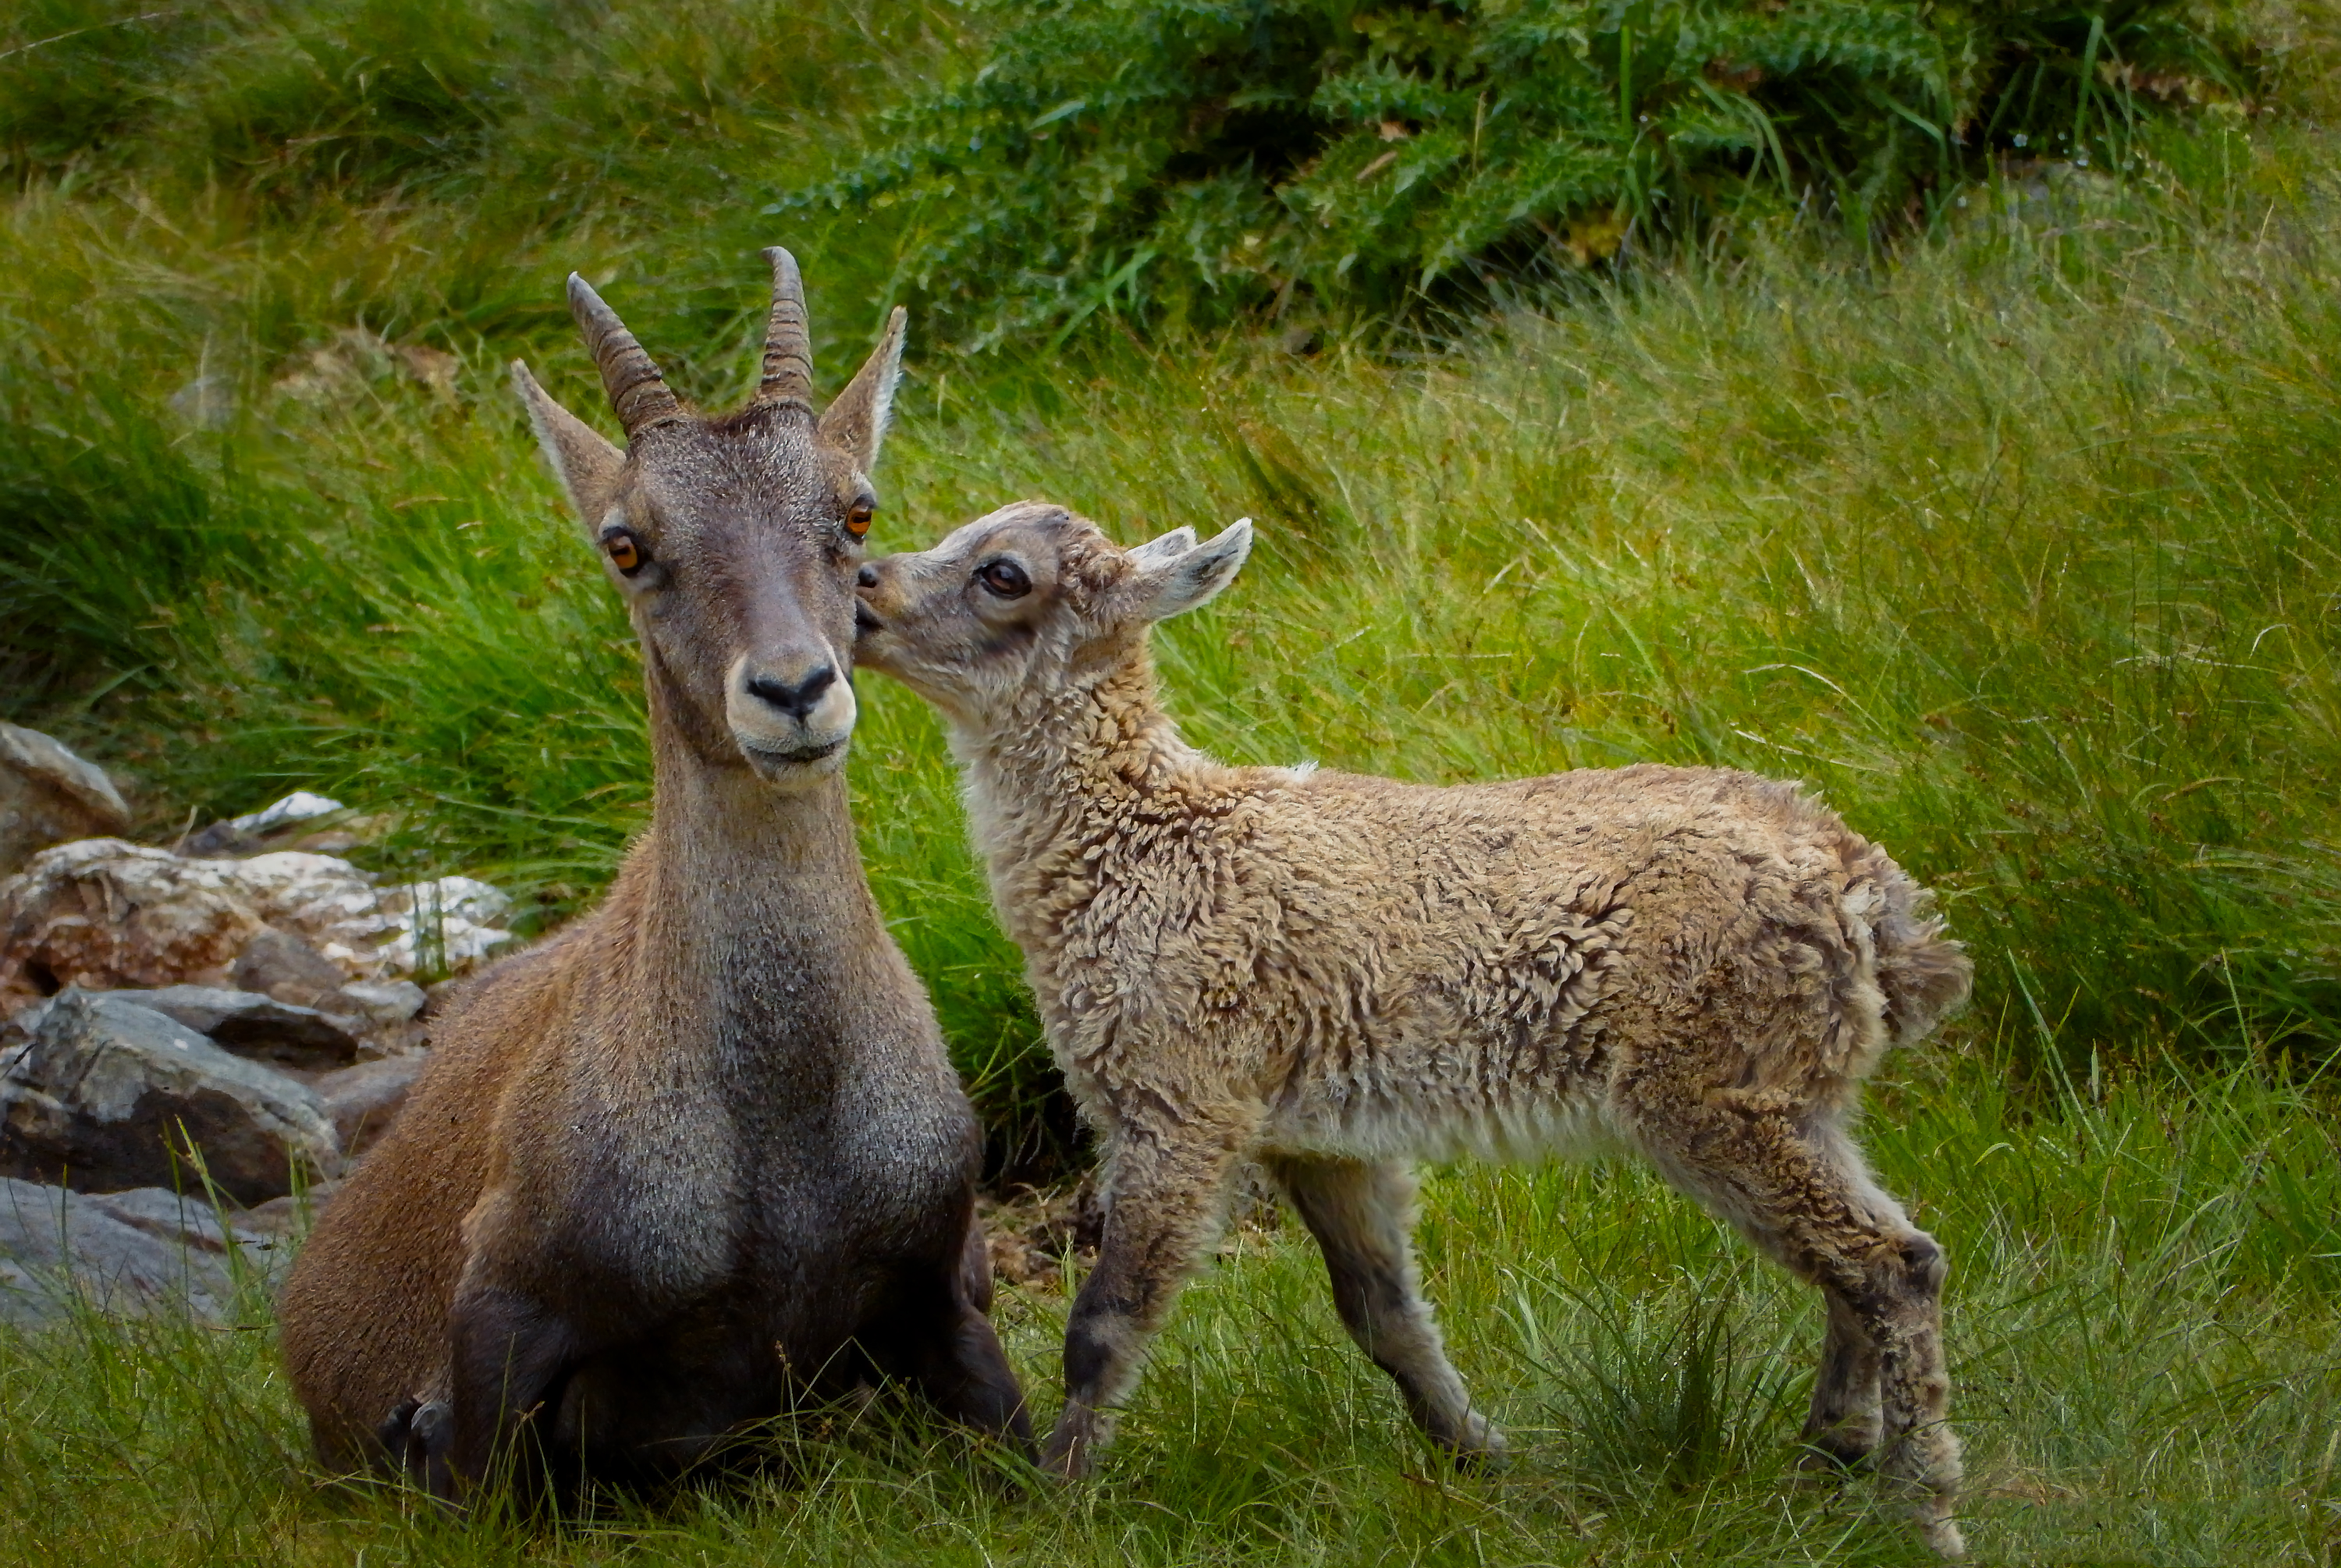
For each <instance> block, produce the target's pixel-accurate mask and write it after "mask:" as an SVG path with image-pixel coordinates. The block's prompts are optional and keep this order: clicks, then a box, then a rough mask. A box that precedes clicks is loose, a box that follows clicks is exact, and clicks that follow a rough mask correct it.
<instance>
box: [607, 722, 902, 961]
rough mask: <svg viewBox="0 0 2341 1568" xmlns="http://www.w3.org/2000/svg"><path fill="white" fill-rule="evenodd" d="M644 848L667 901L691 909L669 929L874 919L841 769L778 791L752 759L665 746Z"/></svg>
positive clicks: (844, 927) (835, 925) (840, 926)
mask: <svg viewBox="0 0 2341 1568" xmlns="http://www.w3.org/2000/svg"><path fill="white" fill-rule="evenodd" d="M642 854H643V858H646V859H647V860H648V861H649V862H650V865H651V868H652V877H653V879H654V881H655V882H656V884H657V886H658V895H657V896H658V898H659V899H660V901H661V902H662V904H664V905H666V906H667V908H669V909H670V910H671V911H672V912H673V913H675V914H678V915H685V916H686V918H684V919H683V920H682V921H681V922H679V923H676V924H674V925H670V926H669V928H670V929H673V930H676V931H677V932H678V934H679V933H680V932H681V931H682V929H684V928H693V927H695V928H701V929H705V928H708V927H711V926H712V927H726V926H738V927H749V926H755V925H763V926H766V927H774V926H777V927H779V928H802V927H805V926H809V925H810V926H818V927H822V928H828V929H830V930H832V931H833V932H834V933H835V934H836V935H838V936H840V937H841V938H842V937H843V936H845V935H846V934H847V932H848V930H849V929H850V928H852V926H854V925H856V924H859V923H860V922H861V921H862V920H863V919H869V920H873V921H874V919H875V918H876V916H875V909H874V907H873V906H872V903H871V899H870V893H869V887H868V884H867V883H866V882H865V881H864V880H863V878H862V855H861V851H860V849H859V848H858V847H857V846H856V845H855V843H854V839H853V819H852V816H851V815H850V814H849V813H848V811H847V809H846V800H845V780H844V778H843V777H842V775H840V776H836V777H832V778H829V779H822V781H820V782H819V783H818V784H815V785H812V786H811V787H810V788H807V789H793V790H789V789H774V788H773V787H772V785H770V784H767V783H765V782H764V781H763V780H762V779H759V778H758V777H757V776H756V775H755V774H754V773H752V772H751V771H750V770H749V769H747V768H746V767H745V766H744V765H741V766H732V767H711V766H709V765H708V764H706V763H704V762H702V761H701V760H700V759H698V758H697V757H695V756H693V755H692V753H691V752H690V751H689V750H688V749H684V748H682V747H679V746H668V745H662V746H660V747H659V748H658V763H657V770H656V782H655V786H654V793H653V796H652V809H651V826H650V831H649V832H648V833H647V834H646V835H644V838H643V845H642ZM662 924H665V922H662Z"/></svg>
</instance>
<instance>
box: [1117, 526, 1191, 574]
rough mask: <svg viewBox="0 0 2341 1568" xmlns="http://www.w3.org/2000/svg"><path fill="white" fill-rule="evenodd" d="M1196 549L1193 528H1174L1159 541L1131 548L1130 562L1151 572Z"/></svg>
mask: <svg viewBox="0 0 2341 1568" xmlns="http://www.w3.org/2000/svg"><path fill="white" fill-rule="evenodd" d="M1194 548H1195V531H1194V530H1193V529H1191V528H1174V529H1172V530H1171V531H1170V532H1168V533H1166V534H1163V535H1162V536H1161V538H1159V539H1150V540H1148V541H1146V542H1145V543H1144V544H1134V545H1132V546H1131V548H1130V561H1131V565H1133V566H1138V567H1143V568H1147V569H1149V570H1151V569H1152V568H1154V567H1158V566H1161V565H1162V564H1163V563H1164V562H1165V561H1170V560H1172V559H1174V558H1176V557H1178V556H1181V555H1184V554H1186V553H1187V552H1188V551H1190V550H1192V549H1194Z"/></svg>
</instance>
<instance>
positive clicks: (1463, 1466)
mask: <svg viewBox="0 0 2341 1568" xmlns="http://www.w3.org/2000/svg"><path fill="white" fill-rule="evenodd" d="M1439 1446H1440V1447H1442V1448H1444V1449H1446V1450H1447V1452H1448V1454H1449V1455H1450V1456H1451V1457H1452V1458H1453V1459H1454V1461H1455V1468H1456V1469H1457V1470H1458V1471H1459V1472H1460V1473H1461V1474H1465V1475H1497V1474H1502V1473H1503V1472H1504V1471H1505V1470H1506V1469H1509V1467H1510V1465H1511V1462H1512V1456H1511V1445H1510V1444H1508V1443H1506V1442H1505V1441H1504V1434H1503V1432H1502V1431H1501V1430H1500V1429H1499V1428H1498V1426H1497V1425H1496V1424H1495V1423H1494V1422H1492V1421H1490V1420H1489V1419H1488V1418H1487V1417H1486V1416H1484V1415H1482V1414H1479V1412H1478V1411H1476V1410H1474V1411H1470V1412H1469V1413H1468V1414H1465V1416H1464V1417H1463V1430H1462V1431H1461V1432H1460V1433H1459V1434H1456V1435H1455V1436H1454V1437H1453V1438H1452V1439H1442V1440H1441V1442H1440V1444H1439Z"/></svg>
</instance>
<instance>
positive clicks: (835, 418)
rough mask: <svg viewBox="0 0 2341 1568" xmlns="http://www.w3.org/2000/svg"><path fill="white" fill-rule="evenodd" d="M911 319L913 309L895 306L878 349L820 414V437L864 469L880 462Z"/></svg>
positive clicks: (868, 469)
mask: <svg viewBox="0 0 2341 1568" xmlns="http://www.w3.org/2000/svg"><path fill="white" fill-rule="evenodd" d="M910 319H911V313H910V312H908V311H906V310H904V309H903V308H902V306H900V305H896V306H895V307H894V313H893V315H892V317H890V318H888V320H887V323H886V335H885V336H884V337H882V338H881V339H879V340H878V347H877V349H876V351H875V352H872V354H871V356H870V357H869V358H868V359H867V360H865V361H863V362H862V368H861V369H860V370H859V371H857V372H854V376H853V380H852V381H851V382H848V383H846V388H845V390H844V391H843V392H840V393H838V394H837V401H836V402H833V403H831V404H830V405H829V410H828V412H825V413H823V414H822V416H821V439H822V441H823V442H826V443H827V444H829V445H831V446H834V447H842V448H843V449H844V450H845V451H846V452H849V453H851V454H852V458H853V464H854V466H855V467H856V468H859V469H860V470H861V471H862V472H863V473H868V472H869V471H871V470H872V469H873V468H876V467H877V466H878V447H879V444H880V443H881V442H883V441H884V440H885V439H886V416H887V415H888V414H890V413H892V412H893V408H894V383H895V382H898V381H900V380H901V379H902V327H903V323H906V322H908V321H909V320H910Z"/></svg>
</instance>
